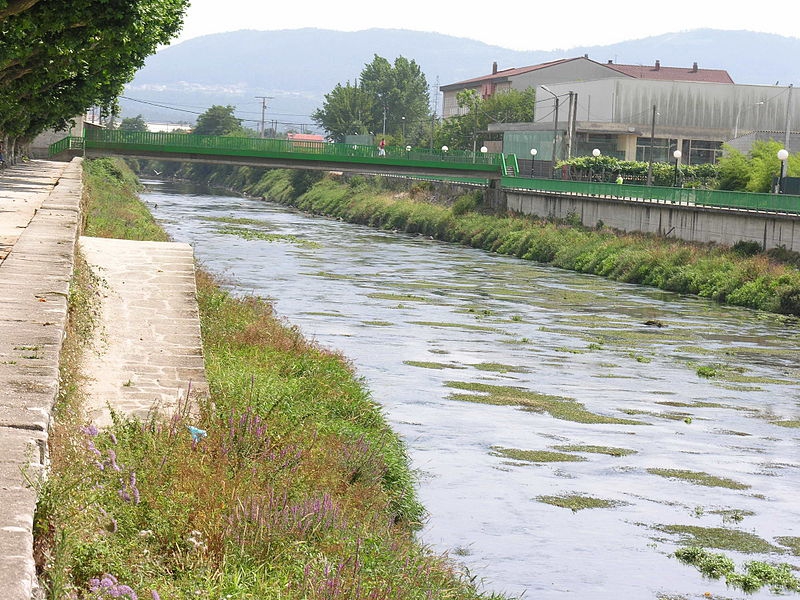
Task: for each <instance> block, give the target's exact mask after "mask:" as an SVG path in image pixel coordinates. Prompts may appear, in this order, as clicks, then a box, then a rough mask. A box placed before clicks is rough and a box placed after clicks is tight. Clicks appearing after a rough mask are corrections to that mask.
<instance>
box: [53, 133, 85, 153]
mask: <svg viewBox="0 0 800 600" xmlns="http://www.w3.org/2000/svg"><path fill="white" fill-rule="evenodd" d="M67 150H83V138H81V137H70V136H68V137H65V138H62V139H60V140H58V141H57V142H55V143H54V144H50V147H49V148H48V152H49V153H50V156H55V155H56V154H60V153H62V152H66V151H67Z"/></svg>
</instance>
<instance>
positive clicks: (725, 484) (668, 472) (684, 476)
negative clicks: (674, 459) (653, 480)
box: [647, 468, 750, 490]
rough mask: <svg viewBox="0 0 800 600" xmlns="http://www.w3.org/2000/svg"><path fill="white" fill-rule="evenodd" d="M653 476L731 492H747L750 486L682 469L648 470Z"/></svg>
mask: <svg viewBox="0 0 800 600" xmlns="http://www.w3.org/2000/svg"><path fill="white" fill-rule="evenodd" d="M647 472H648V473H650V474H651V475H658V476H660V477H666V478H668V479H681V480H683V481H688V482H689V483H694V484H695V485H704V486H706V487H722V488H728V489H731V490H746V489H749V488H750V486H749V485H746V484H744V483H739V482H738V481H734V480H733V479H727V478H725V477H717V476H716V475H709V474H708V473H704V472H702V471H685V470H682V469H655V468H654V469H647Z"/></svg>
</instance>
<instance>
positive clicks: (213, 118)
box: [192, 104, 245, 135]
mask: <svg viewBox="0 0 800 600" xmlns="http://www.w3.org/2000/svg"><path fill="white" fill-rule="evenodd" d="M235 110H236V108H235V107H233V106H230V105H228V106H220V105H219V104H215V105H214V106H212V107H211V108H209V109H208V110H207V111H206V112H204V113H203V114H202V115H200V116H199V117H197V125H196V126H195V128H194V130H193V131H192V133H194V134H197V135H231V134H238V135H245V134H244V130H243V129H242V120H241V119H237V118H236V117H235V116H234V115H233V112H234V111H235Z"/></svg>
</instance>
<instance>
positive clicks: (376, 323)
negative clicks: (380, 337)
mask: <svg viewBox="0 0 800 600" xmlns="http://www.w3.org/2000/svg"><path fill="white" fill-rule="evenodd" d="M364 325H371V326H373V327H391V326H392V325H394V323H392V322H391V321H364Z"/></svg>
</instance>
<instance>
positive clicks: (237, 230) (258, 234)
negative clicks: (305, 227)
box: [217, 227, 322, 248]
mask: <svg viewBox="0 0 800 600" xmlns="http://www.w3.org/2000/svg"><path fill="white" fill-rule="evenodd" d="M217 233H222V234H225V235H235V236H237V237H240V238H242V239H243V240H248V241H251V240H259V241H262V242H286V243H289V244H294V245H295V246H300V247H303V248H321V247H322V244H320V243H318V242H312V241H310V240H304V239H303V238H299V237H297V236H296V235H289V234H282V233H268V232H266V231H257V230H255V229H249V228H247V227H220V228H219V229H217Z"/></svg>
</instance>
